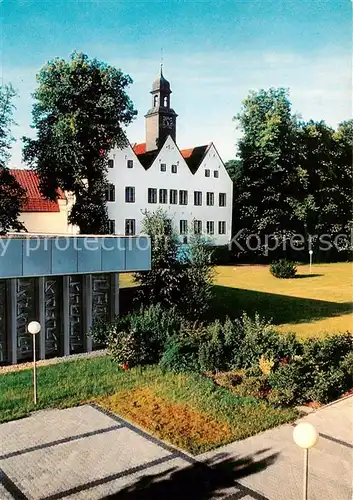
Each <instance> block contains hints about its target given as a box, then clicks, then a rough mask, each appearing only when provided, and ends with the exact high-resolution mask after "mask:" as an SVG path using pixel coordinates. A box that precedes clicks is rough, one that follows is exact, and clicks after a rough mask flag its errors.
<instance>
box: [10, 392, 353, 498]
mask: <svg viewBox="0 0 353 500" xmlns="http://www.w3.org/2000/svg"><path fill="white" fill-rule="evenodd" d="M352 403H353V398H349V399H346V400H343V401H340V402H339V403H336V404H335V405H332V406H329V407H326V408H324V409H322V410H319V411H317V412H315V413H313V414H310V415H308V416H307V417H305V419H304V420H306V421H310V422H312V423H313V424H314V425H316V427H317V429H318V430H319V432H321V433H322V436H321V438H320V440H319V442H318V444H317V447H316V448H315V449H314V450H312V452H311V454H310V464H309V465H310V471H311V474H310V492H309V495H310V496H309V498H310V500H330V499H332V500H333V499H334V500H351V498H352V465H353V463H352V458H353V457H352V452H353V444H352V434H353V428H352V409H353V408H352ZM292 430H293V428H292V427H291V426H290V425H284V426H281V427H279V428H277V429H273V430H270V431H267V432H265V433H262V434H260V435H257V436H254V437H252V438H249V439H246V440H244V441H240V442H235V443H232V444H231V445H228V446H225V447H223V448H222V449H218V450H216V451H214V452H211V453H207V454H204V455H201V456H199V457H197V460H195V459H194V458H193V457H190V456H189V455H187V454H186V453H184V452H181V451H179V450H177V449H175V448H173V447H171V446H168V445H166V444H165V443H163V442H161V441H159V440H157V439H155V438H153V437H151V436H149V435H148V434H146V433H144V432H143V431H141V430H140V429H137V428H136V427H134V426H132V425H130V424H128V423H127V422H125V421H124V420H122V419H121V418H119V417H116V416H115V415H112V414H109V413H108V412H105V411H103V410H101V409H99V408H97V407H94V406H90V405H85V406H82V407H78V408H70V409H66V410H48V411H41V412H38V413H35V414H33V415H32V416H30V417H28V418H25V419H22V420H18V421H13V422H9V423H6V424H2V425H0V500H14V499H15V500H26V499H27V500H42V499H43V500H44V499H46V500H57V499H58V500H59V499H62V498H63V499H75V500H79V499H84V500H99V499H106V500H107V499H110V500H113V499H115V500H125V499H156V500H165V499H168V500H187V499H192V500H198V499H200V500H201V499H212V498H218V499H228V500H237V499H244V500H251V499H252V500H284V499H285V500H292V499H293V500H298V499H300V498H301V479H302V459H303V456H302V452H301V450H299V449H298V448H297V447H296V446H295V445H294V444H293V441H292Z"/></svg>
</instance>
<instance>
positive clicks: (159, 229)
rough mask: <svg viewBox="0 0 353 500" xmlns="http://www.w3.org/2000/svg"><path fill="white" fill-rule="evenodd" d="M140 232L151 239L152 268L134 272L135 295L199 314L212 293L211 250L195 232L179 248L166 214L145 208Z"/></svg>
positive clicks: (187, 312) (182, 310)
mask: <svg viewBox="0 0 353 500" xmlns="http://www.w3.org/2000/svg"><path fill="white" fill-rule="evenodd" d="M142 232H143V233H145V234H148V235H149V236H150V239H151V270H150V271H147V272H137V273H135V274H134V279H135V281H136V282H137V283H139V285H140V287H139V296H138V299H139V300H140V301H142V302H148V303H152V304H153V303H154V304H156V303H161V304H163V305H164V306H167V307H176V308H177V310H178V311H179V312H181V313H183V314H185V315H186V316H191V317H193V318H195V317H199V316H201V315H202V314H203V313H204V312H205V311H206V310H207V308H208V306H209V303H210V300H211V297H212V282H213V265H212V264H211V260H210V250H209V248H208V246H207V245H206V243H204V242H203V241H202V239H200V238H199V237H198V236H197V235H195V236H192V237H191V238H190V242H189V245H188V247H187V251H185V249H183V248H182V246H181V244H180V242H179V238H178V236H177V234H176V233H175V231H174V229H173V226H172V222H171V220H170V218H169V216H168V214H167V213H166V212H165V211H164V210H162V209H157V210H156V211H155V212H148V211H146V212H145V214H144V219H143V222H142Z"/></svg>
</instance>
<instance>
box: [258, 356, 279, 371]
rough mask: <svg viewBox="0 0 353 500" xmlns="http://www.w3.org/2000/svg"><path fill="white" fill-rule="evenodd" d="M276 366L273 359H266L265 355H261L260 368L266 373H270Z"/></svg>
mask: <svg viewBox="0 0 353 500" xmlns="http://www.w3.org/2000/svg"><path fill="white" fill-rule="evenodd" d="M274 366H275V362H274V360H273V359H266V358H265V356H263V355H262V356H261V358H260V359H259V368H260V370H261V372H262V373H263V374H264V375H269V374H270V373H271V371H272V369H273V367H274Z"/></svg>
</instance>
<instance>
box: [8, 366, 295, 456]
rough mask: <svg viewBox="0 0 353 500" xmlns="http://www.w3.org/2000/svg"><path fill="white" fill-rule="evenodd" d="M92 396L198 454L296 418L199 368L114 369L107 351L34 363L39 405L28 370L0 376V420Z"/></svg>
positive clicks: (292, 412) (72, 404)
mask: <svg viewBox="0 0 353 500" xmlns="http://www.w3.org/2000/svg"><path fill="white" fill-rule="evenodd" d="M89 401H91V402H92V401H94V402H98V403H99V404H101V405H102V406H104V407H106V408H108V409H110V410H112V411H116V412H117V413H119V414H120V415H122V416H124V417H125V418H127V419H128V420H131V421H133V422H135V423H136V424H138V425H140V426H141V427H144V428H145V429H146V430H147V431H149V432H151V433H152V434H154V435H156V436H158V437H160V438H162V439H165V440H167V441H169V442H171V443H172V444H175V445H177V446H179V447H182V448H184V449H186V450H188V451H190V452H192V453H200V452H203V451H206V450H208V449H211V448H214V447H216V446H219V445H221V444H225V443H227V442H231V441H234V440H236V439H242V438H245V437H248V436H251V435H253V434H256V433H258V432H260V431H263V430H265V429H268V428H270V427H274V426H276V425H279V424H281V423H284V422H288V421H292V420H294V419H295V418H296V416H297V412H296V410H294V409H291V408H289V409H277V408H274V407H271V406H270V405H269V404H267V403H266V402H264V401H261V400H260V399H257V398H254V397H239V396H236V395H235V394H233V393H231V392H230V391H229V390H228V389H225V388H222V387H219V386H217V385H215V384H214V382H213V381H211V380H210V379H207V378H205V377H203V376H200V375H191V374H190V375H176V374H172V373H167V374H163V373H162V372H161V371H160V369H159V368H157V367H148V368H145V369H143V370H140V369H139V368H137V369H132V370H129V371H125V372H124V371H121V370H120V369H119V368H118V366H117V365H116V364H115V363H114V361H112V360H111V359H110V358H109V357H107V356H104V357H100V358H93V359H87V360H78V361H74V362H69V363H61V364H57V365H52V366H43V367H40V368H38V405H37V407H35V406H34V404H33V401H32V372H31V371H30V370H25V371H21V372H13V373H8V374H3V375H1V376H0V421H1V422H6V421H9V420H12V419H15V418H20V417H24V416H26V415H28V414H29V413H30V412H31V411H33V410H35V409H44V408H54V407H55V408H65V407H69V406H76V405H79V404H83V403H85V402H89Z"/></svg>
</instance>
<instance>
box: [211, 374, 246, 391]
mask: <svg viewBox="0 0 353 500" xmlns="http://www.w3.org/2000/svg"><path fill="white" fill-rule="evenodd" d="M243 378H244V374H243V373H242V372H241V371H240V370H239V371H231V372H219V373H216V374H215V375H213V376H212V379H213V380H214V381H215V383H216V384H217V385H220V386H222V387H227V388H228V389H231V388H232V387H235V386H236V385H239V384H241V383H242V381H243Z"/></svg>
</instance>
